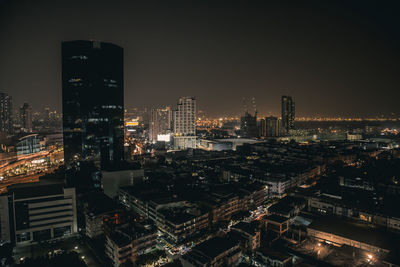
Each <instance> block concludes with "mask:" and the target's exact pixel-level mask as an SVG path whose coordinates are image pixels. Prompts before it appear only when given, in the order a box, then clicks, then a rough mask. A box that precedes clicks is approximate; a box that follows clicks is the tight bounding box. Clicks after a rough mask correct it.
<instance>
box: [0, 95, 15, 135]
mask: <svg viewBox="0 0 400 267" xmlns="http://www.w3.org/2000/svg"><path fill="white" fill-rule="evenodd" d="M12 130H13V124H12V98H11V96H10V95H8V94H6V93H3V92H0V132H6V133H11V132H12Z"/></svg>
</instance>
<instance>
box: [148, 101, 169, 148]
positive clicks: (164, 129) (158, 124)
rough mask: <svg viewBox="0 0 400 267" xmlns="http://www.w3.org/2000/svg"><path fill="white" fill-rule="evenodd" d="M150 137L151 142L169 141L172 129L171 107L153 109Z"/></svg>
mask: <svg viewBox="0 0 400 267" xmlns="http://www.w3.org/2000/svg"><path fill="white" fill-rule="evenodd" d="M149 128H150V131H149V139H150V141H151V142H157V141H169V140H168V139H169V136H170V130H171V108H170V107H166V108H163V109H161V108H159V109H152V110H151V113H150V123H149Z"/></svg>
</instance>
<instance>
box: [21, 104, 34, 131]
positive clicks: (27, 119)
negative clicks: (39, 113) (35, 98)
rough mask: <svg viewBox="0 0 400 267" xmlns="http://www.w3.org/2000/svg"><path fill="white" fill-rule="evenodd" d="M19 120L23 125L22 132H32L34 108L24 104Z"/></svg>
mask: <svg viewBox="0 0 400 267" xmlns="http://www.w3.org/2000/svg"><path fill="white" fill-rule="evenodd" d="M19 119H20V123H21V131H22V132H25V133H30V132H32V107H31V106H30V105H29V104H28V103H24V104H23V105H22V106H21V107H20V109H19Z"/></svg>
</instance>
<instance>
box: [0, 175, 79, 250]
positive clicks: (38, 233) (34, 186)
mask: <svg viewBox="0 0 400 267" xmlns="http://www.w3.org/2000/svg"><path fill="white" fill-rule="evenodd" d="M0 203H1V205H0V207H1V208H0V225H1V236H0V239H1V240H4V241H11V242H12V243H15V244H16V245H17V246H19V245H29V244H31V243H34V242H41V241H46V240H52V239H60V238H64V237H68V236H71V235H74V234H76V233H77V232H78V229H77V217H76V199H75V189H74V188H64V185H63V183H62V182H61V183H59V182H54V181H50V180H40V182H39V183H29V184H19V185H13V186H11V187H9V188H8V193H6V194H3V195H1V196H0Z"/></svg>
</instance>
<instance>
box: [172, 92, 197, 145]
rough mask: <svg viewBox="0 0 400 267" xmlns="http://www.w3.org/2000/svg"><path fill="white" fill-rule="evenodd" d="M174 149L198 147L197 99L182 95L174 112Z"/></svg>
mask: <svg viewBox="0 0 400 267" xmlns="http://www.w3.org/2000/svg"><path fill="white" fill-rule="evenodd" d="M173 126H174V127H173V129H174V149H187V148H196V99H195V98H194V97H181V98H180V99H179V102H178V107H177V109H176V110H174V112H173Z"/></svg>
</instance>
